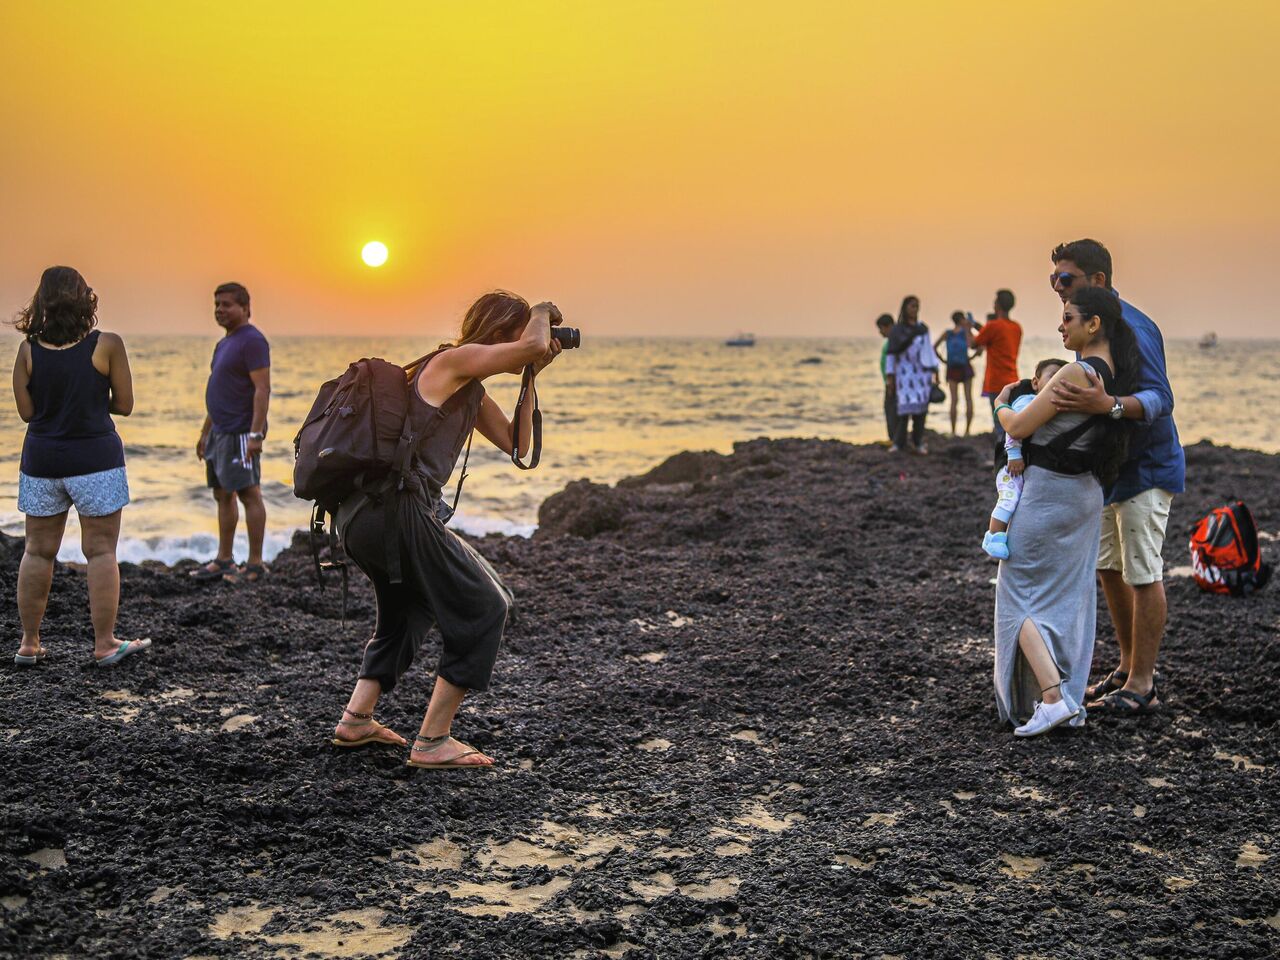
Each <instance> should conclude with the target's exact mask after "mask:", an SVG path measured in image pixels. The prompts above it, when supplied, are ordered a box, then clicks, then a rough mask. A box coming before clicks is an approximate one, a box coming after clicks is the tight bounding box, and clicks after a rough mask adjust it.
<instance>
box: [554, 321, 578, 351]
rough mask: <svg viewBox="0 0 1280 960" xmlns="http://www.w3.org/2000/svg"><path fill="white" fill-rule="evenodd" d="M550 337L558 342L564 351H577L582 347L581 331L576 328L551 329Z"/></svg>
mask: <svg viewBox="0 0 1280 960" xmlns="http://www.w3.org/2000/svg"><path fill="white" fill-rule="evenodd" d="M551 336H552V337H553V338H555V339H556V340H559V341H560V347H561V349H564V350H577V349H578V347H580V346H582V331H581V330H579V329H578V328H577V327H552V328H551Z"/></svg>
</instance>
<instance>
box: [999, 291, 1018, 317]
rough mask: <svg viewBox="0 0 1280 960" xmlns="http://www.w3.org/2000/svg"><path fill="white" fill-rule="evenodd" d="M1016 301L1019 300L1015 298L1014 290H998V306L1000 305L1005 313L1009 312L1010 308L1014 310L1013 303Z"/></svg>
mask: <svg viewBox="0 0 1280 960" xmlns="http://www.w3.org/2000/svg"><path fill="white" fill-rule="evenodd" d="M1015 303H1017V300H1016V299H1015V298H1014V296H1013V291H1012V290H997V291H996V306H997V307H999V308H1000V309H1001V310H1003V311H1004V312H1005V313H1008V312H1009V311H1010V310H1012V309H1013V305H1014V304H1015Z"/></svg>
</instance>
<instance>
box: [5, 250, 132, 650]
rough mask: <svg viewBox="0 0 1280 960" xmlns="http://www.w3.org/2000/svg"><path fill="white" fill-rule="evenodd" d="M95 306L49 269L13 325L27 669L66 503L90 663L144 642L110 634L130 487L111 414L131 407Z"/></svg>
mask: <svg viewBox="0 0 1280 960" xmlns="http://www.w3.org/2000/svg"><path fill="white" fill-rule="evenodd" d="M97 309H98V297H97V295H96V294H95V293H94V292H93V290H91V289H90V288H89V285H88V284H87V283H85V281H84V278H83V277H82V276H80V274H79V273H78V272H76V271H75V270H73V269H71V267H50V268H49V269H48V270H46V271H45V272H44V274H43V275H42V276H41V277H40V286H39V287H37V288H36V293H35V296H34V297H32V298H31V303H30V304H28V305H27V307H26V308H25V309H24V310H23V311H22V312H21V313H20V314H19V315H18V319H17V321H16V322H15V326H16V327H17V328H18V330H19V331H20V332H21V333H22V334H23V335H24V337H25V339H24V340H23V342H22V345H21V346H20V347H19V348H18V356H17V359H16V360H15V361H14V365H13V396H14V400H15V401H16V403H17V407H18V415H19V416H20V417H22V419H23V422H25V423H26V424H27V436H26V439H25V440H24V441H23V444H22V465H21V467H20V468H19V472H18V509H19V510H20V511H22V512H23V513H24V514H26V518H27V519H26V534H27V536H26V547H25V549H24V551H23V554H22V565H21V566H20V567H19V569H18V614H19V616H20V617H21V619H22V644H21V646H19V648H18V652H17V654H16V655H15V656H14V658H13V661H14V663H15V664H17V665H18V666H24V667H25V666H35V665H36V664H38V663H39V662H40V661H41V660H43V659H44V657H45V652H46V651H45V648H44V646H43V645H42V644H41V642H40V624H41V621H42V620H43V619H44V612H45V606H46V605H47V603H48V600H49V588H50V586H51V585H52V583H53V564H54V560H55V559H56V558H57V556H58V548H59V547H61V546H62V533H63V531H64V530H65V529H66V525H67V512H68V510H70V508H71V507H73V506H74V507H75V508H76V513H77V514H78V515H79V517H80V543H81V547H82V548H83V550H84V555H85V558H86V559H87V560H88V581H89V614H90V618H91V619H92V621H93V635H94V644H93V646H94V650H93V658H94V661H95V662H96V663H97V665H98V666H100V667H106V666H112V665H114V664H117V663H119V662H120V661H121V660H123V659H124V658H125V657H128V656H131V655H132V654H134V653H139V652H141V651H142V650H145V649H146V648H147V647H148V646H150V644H151V641H150V640H125V641H120V640H117V639H116V637H115V626H116V611H117V609H118V608H119V606H120V568H119V566H118V565H117V564H116V543H117V541H118V540H119V539H120V514H121V511H122V510H123V508H124V505H125V504H126V503H128V502H129V483H128V479H127V477H126V476H125V469H124V445H123V444H121V442H120V436H119V434H117V433H116V426H115V424H114V423H113V422H112V420H111V414H113V413H116V414H119V415H120V416H122V417H127V416H128V415H129V414H130V413H131V412H132V411H133V380H132V377H131V376H130V374H129V358H128V356H127V355H126V354H125V349H124V341H123V340H121V339H120V337H119V336H117V335H116V334H114V333H102V332H100V331H98V330H95V329H94V327H95V326H97V323H98V318H97Z"/></svg>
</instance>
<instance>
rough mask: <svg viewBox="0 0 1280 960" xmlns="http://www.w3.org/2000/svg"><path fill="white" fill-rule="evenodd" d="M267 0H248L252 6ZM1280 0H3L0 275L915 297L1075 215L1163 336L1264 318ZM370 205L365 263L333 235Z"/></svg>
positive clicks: (395, 304)
mask: <svg viewBox="0 0 1280 960" xmlns="http://www.w3.org/2000/svg"><path fill="white" fill-rule="evenodd" d="M260 8H267V9H265V10H264V9H260ZM1277 42H1280V4H1276V3H1274V2H1270V0H1267V2H1262V0H1259V2H1246V3H1232V2H1227V3H1221V4H1212V5H1210V4H1206V3H1199V2H1196V3H1192V2H1188V0H1163V2H1145V0H1143V2H1129V0H1126V2H1125V3H1115V2H1113V0H1112V2H1092V0H1090V2H1080V3H1065V2H1060V3H1045V2H1038V0H1031V2H1019V3H1012V2H1003V3H988V2H965V3H941V2H935V3H925V2H909V0H907V2H896V3H886V2H881V0H876V2H862V0H845V2H842V3H817V2H803V0H801V2H795V0H792V2H789V3H760V2H747V0H737V2H733V3H729V2H714V3H713V2H678V3H677V2H673V3H665V2H643V3H624V2H610V3H599V2H592V3H553V2H538V3H501V2H495V3H491V4H483V5H480V4H459V3H444V2H440V3H426V2H420V3H378V2H370V3H362V4H359V5H356V4H350V3H339V2H316V0H309V2H306V3H301V2H295V3H284V2H275V3H271V4H259V3H240V2H225V0H224V2H219V3H216V4H215V3H201V4H195V3H176V4H175V3H173V2H172V0H165V2H137V0H131V2H120V3H104V2H47V0H42V2H40V3H19V2H16V0H0V57H2V58H3V63H4V64H5V74H6V81H5V83H4V84H0V131H3V137H4V149H3V150H2V151H0V214H2V217H3V223H4V230H3V231H2V232H0V309H2V310H3V312H4V313H6V314H9V313H12V312H13V311H14V310H16V309H17V308H18V307H19V306H20V305H21V304H22V302H23V301H24V299H25V298H27V297H29V296H30V294H31V291H32V289H33V288H34V285H35V282H36V280H37V278H38V276H39V273H40V270H41V269H42V268H43V267H45V266H47V265H49V264H51V263H70V264H71V265H73V266H76V267H78V268H79V269H81V270H82V272H84V273H85V275H86V276H87V278H88V279H89V282H90V283H91V284H92V285H93V286H94V287H95V289H96V290H98V292H99V295H100V296H101V298H102V308H101V311H100V315H101V319H102V324H103V326H104V327H106V328H108V329H114V330H119V331H121V332H124V333H131V332H132V333H140V332H161V331H164V332H203V333H207V334H213V333H216V329H215V328H214V327H213V326H212V319H211V316H210V314H211V309H210V303H211V291H212V288H213V286H214V285H215V284H216V283H217V282H219V281H222V280H225V279H236V280H240V281H241V282H243V283H245V284H246V285H248V286H249V288H250V290H251V291H252V292H253V295H254V308H255V309H254V312H255V319H256V320H257V321H258V322H259V323H260V324H261V325H262V326H263V327H264V329H266V330H267V331H268V332H272V331H274V332H276V333H305V332H317V333H339V332H352V333H362V332H373V331H377V332H397V333H412V332H415V331H419V330H421V331H433V332H434V331H441V330H443V329H445V328H447V327H448V325H449V324H450V323H452V322H454V321H455V320H456V318H457V316H458V315H459V314H460V312H461V310H462V309H464V308H465V306H466V304H467V303H469V302H470V300H471V299H472V297H474V296H475V295H476V294H478V293H480V292H483V290H485V289H487V288H489V287H493V286H502V287H506V288H509V289H513V290H516V291H518V292H520V293H524V294H526V295H527V296H529V297H531V298H535V299H543V298H552V299H555V300H556V301H557V302H558V303H559V304H560V305H561V306H562V308H563V309H564V311H565V313H566V314H567V315H568V316H569V317H571V322H575V323H578V324H580V325H581V326H583V327H584V328H585V329H586V331H587V332H588V333H589V334H590V333H600V334H642V333H650V332H657V333H692V334H716V335H719V334H723V333H726V332H734V331H737V330H738V329H750V330H754V331H755V332H756V333H757V334H759V335H769V334H811V335H826V334H839V335H845V334H850V333H855V334H862V335H865V334H868V333H871V332H873V331H872V328H871V321H872V319H873V318H874V316H875V315H876V314H877V313H879V312H881V311H882V310H891V311H896V308H897V304H898V302H899V300H900V299H901V297H902V296H903V295H904V294H906V293H914V294H917V295H919V296H920V297H921V298H922V300H923V311H924V317H925V319H926V320H928V321H930V322H931V323H932V324H933V325H934V326H935V328H936V327H937V326H939V325H940V324H942V323H944V322H945V317H946V316H947V315H948V314H949V313H950V311H951V310H952V309H954V308H957V307H959V308H968V309H972V310H973V311H974V312H975V313H979V314H981V313H985V312H986V310H987V309H988V306H989V304H990V300H991V292H992V291H993V290H994V289H995V288H996V287H997V286H1010V287H1012V288H1013V289H1014V290H1015V291H1016V292H1017V293H1018V295H1019V308H1018V309H1017V310H1016V311H1015V316H1018V317H1020V318H1021V319H1022V320H1023V321H1024V323H1026V324H1027V325H1028V326H1029V327H1030V328H1032V329H1033V330H1035V329H1038V330H1041V331H1042V332H1048V330H1049V328H1050V326H1051V324H1052V322H1053V318H1054V315H1055V304H1056V301H1055V299H1054V298H1053V295H1052V293H1051V291H1050V290H1049V287H1048V282H1047V275H1048V273H1049V270H1050V264H1049V262H1048V259H1047V254H1048V251H1049V249H1050V248H1051V247H1052V245H1053V243H1054V242H1056V241H1058V240H1060V239H1067V238H1074V237H1077V236H1082V235H1095V236H1097V237H1099V238H1101V239H1103V240H1105V241H1106V242H1107V243H1108V244H1109V245H1110V246H1111V248H1112V250H1113V253H1114V254H1115V255H1116V260H1117V277H1116V284H1117V286H1118V287H1119V288H1120V289H1121V290H1122V291H1123V292H1124V293H1125V295H1126V296H1127V297H1128V298H1130V299H1132V300H1133V301H1134V302H1135V303H1137V304H1138V305H1140V306H1142V307H1143V308H1144V309H1146V310H1147V311H1148V312H1149V313H1151V314H1152V315H1153V317H1154V318H1155V319H1156V321H1157V322H1158V323H1160V324H1161V326H1162V327H1163V328H1164V329H1165V331H1166V334H1167V335H1169V336H1198V335H1199V334H1200V333H1202V332H1203V331H1205V330H1209V329H1216V330H1217V331H1218V332H1219V333H1220V334H1223V335H1237V336H1249V335H1252V336H1265V335H1271V336H1277V335H1280V322H1278V317H1277V310H1276V308H1275V306H1274V300H1273V297H1272V286H1273V280H1272V276H1273V274H1274V272H1275V269H1274V266H1273V260H1274V257H1275V255H1276V251H1277V250H1278V249H1280V187H1278V186H1277V171H1278V170H1280V124H1278V123H1277V121H1276V118H1277V115H1278V114H1280V107H1278V104H1280V80H1277V78H1276V72H1275V68H1274V65H1273V61H1274V52H1275V48H1276V44H1277ZM370 239H380V240H382V241H384V242H385V243H386V244H387V245H388V247H389V248H390V251H391V258H390V260H389V262H388V263H387V265H386V266H385V267H383V268H381V269H380V270H371V269H369V268H367V267H365V266H363V265H362V264H361V262H360V259H359V250H360V247H361V245H362V244H363V243H364V242H365V241H367V240H370Z"/></svg>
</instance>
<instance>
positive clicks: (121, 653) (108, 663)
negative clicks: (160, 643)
mask: <svg viewBox="0 0 1280 960" xmlns="http://www.w3.org/2000/svg"><path fill="white" fill-rule="evenodd" d="M150 646H151V638H150V637H143V638H142V639H141V640H126V641H125V642H124V643H122V644H120V646H119V647H117V648H116V652H115V653H113V654H111V656H109V657H103V658H102V659H101V660H95V661H93V662H94V664H95V665H96V666H99V667H114V666H115V665H116V664H117V663H119V662H120V661H121V660H123V659H125V658H126V657H132V656H133V655H134V654H135V653H142V652H143V651H144V650H146V649H147V648H148V647H150Z"/></svg>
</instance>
